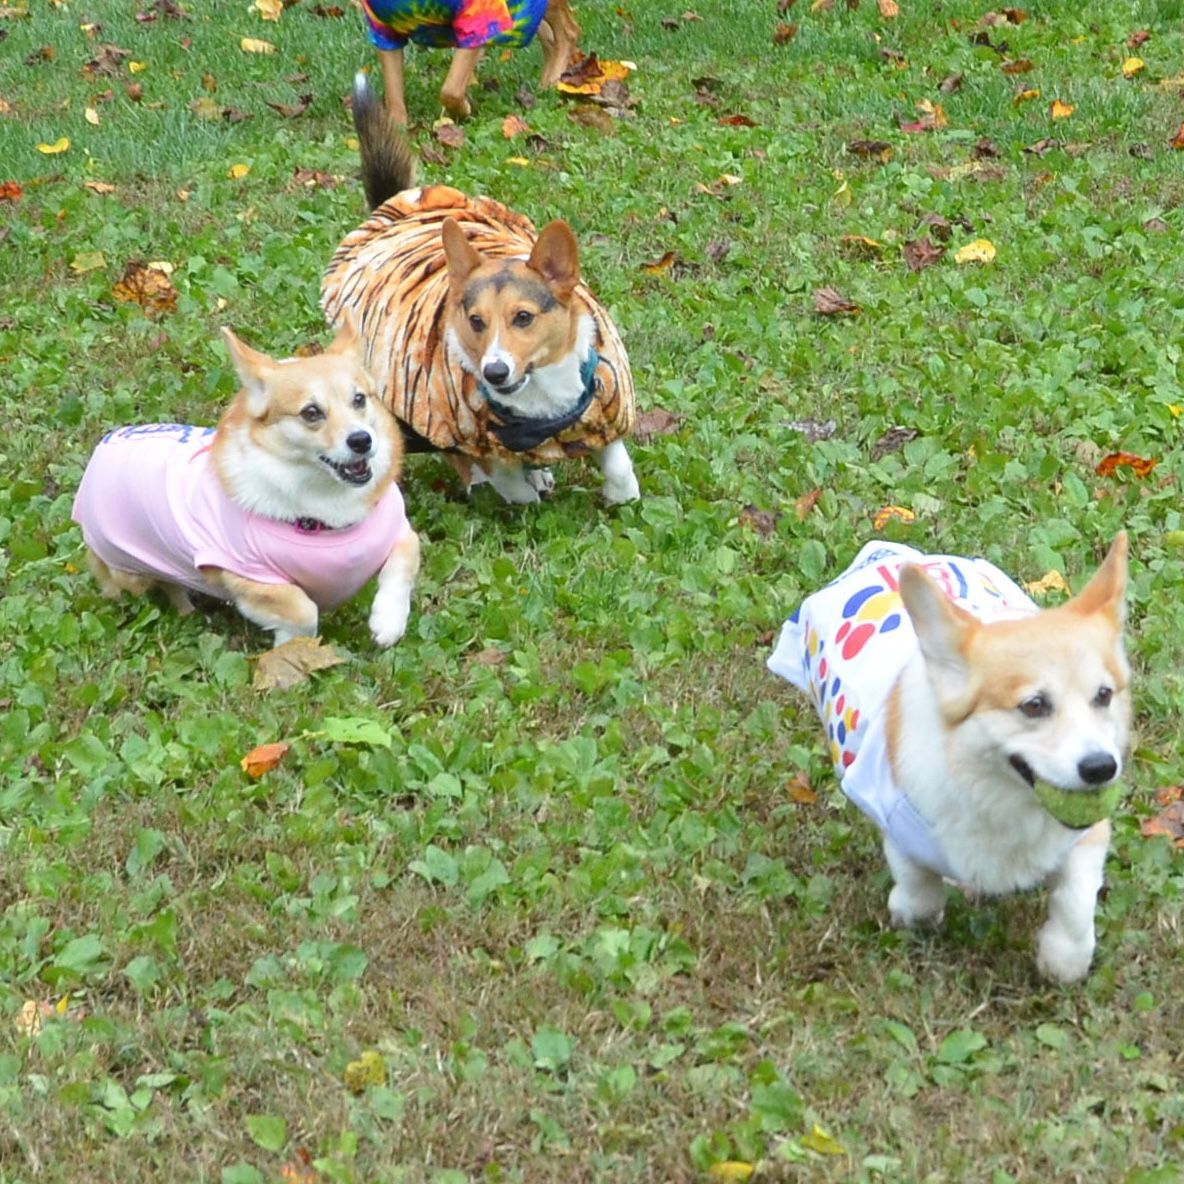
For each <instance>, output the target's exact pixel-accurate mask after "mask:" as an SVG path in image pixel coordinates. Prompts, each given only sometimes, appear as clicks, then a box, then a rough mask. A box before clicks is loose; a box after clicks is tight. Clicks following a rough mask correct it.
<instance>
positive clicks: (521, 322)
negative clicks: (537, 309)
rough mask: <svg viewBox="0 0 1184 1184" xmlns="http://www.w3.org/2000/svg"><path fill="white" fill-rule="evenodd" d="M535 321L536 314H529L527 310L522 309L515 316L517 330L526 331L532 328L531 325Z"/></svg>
mask: <svg viewBox="0 0 1184 1184" xmlns="http://www.w3.org/2000/svg"><path fill="white" fill-rule="evenodd" d="M533 320H534V313H532V312H527V311H526V309H524V308H520V309H519V310H518V311H517V312H516V313H515V314H514V328H515V329H526V328H528V327H529V326H530V324H531V322H532V321H533Z"/></svg>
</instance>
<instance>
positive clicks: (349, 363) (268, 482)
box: [214, 315, 403, 526]
mask: <svg viewBox="0 0 1184 1184" xmlns="http://www.w3.org/2000/svg"><path fill="white" fill-rule="evenodd" d="M222 335H223V337H224V339H225V341H226V346H227V349H228V350H229V352H230V357H231V360H232V361H233V362H234V367H235V370H236V371H237V372H238V376H239V379H240V380H241V382H242V389H241V390H240V391H239V393H238V395H237V396H236V397H235V399H234V401H233V403H231V405H230V407H229V408H228V409H227V411H226V413H225V415H223V417H222V419H221V421H220V423H219V425H218V432H217V436H216V438H215V442H214V463H215V465H216V466H217V469H218V473H219V476H220V477H221V478H222V481H223V484H224V485H226V487H227V488H228V490H229V491H230V492H231V494H232V496H234V497H235V500H236V501H238V502H239V503H240V504H241V505H244V506H247V507H248V508H251V509H254V510H255V511H257V512H258V513H261V514H264V515H265V516H267V517H277V518H284V517H289V516H290V512H289V510H288V509H287V506H288V505H289V503H293V502H296V501H299V502H300V503H301V504H302V505H304V504H307V505H308V506H309V507H310V508H308V509H305V510H303V511H302V514H301V516H309V517H315V518H317V519H320V520H323V521H325V522H326V523H328V524H330V525H335V526H336V525H342V524H343V523H344V521H350V520H354V521H356V520H358V519H359V518H360V517H364V515H365V512H366V511H368V510H369V509H370V508H371V507H373V506H374V505H376V504H377V503H378V501H379V500H380V499H381V497H382V496H383V494H384V493H385V492H386V491H387V489H388V488H389V487H390V484H391V482H392V481H394V480H396V479H397V478H398V475H399V470H400V467H401V464H402V456H403V443H402V435H401V433H400V432H399V429H398V427H397V425H396V424H395V422H394V420H393V418H392V417H391V415H390V412H389V411H388V410H387V409H386V407H385V406H384V405H383V404H382V402H381V401H380V400H379V399H378V398H377V397H376V395H375V385H374V381H373V379H372V378H371V377H370V375H369V374H368V373H367V372H366V369H365V367H364V366H363V365H362V362H361V360H360V357H359V352H358V336H357V330H356V328H355V325H354V322H353V319H352V318H351V317H349V316H348V315H347V316H346V317H345V319H344V321H343V323H342V325H341V328H340V329H339V330H338V332H337V335H336V336H335V337H334V339H333V342H332V344H331V345H330V346H329V347H328V348H327V349H326V350H325V351H324V353H321V354H314V355H312V356H310V357H304V358H283V359H275V358H271V357H269V356H268V355H267V354H265V353H262V352H260V351H259V350H256V349H252V348H251V347H250V346H249V345H246V344H244V343H243V342H242V341H240V340H239V339H238V338H237V337H236V336H235V335H234V334H233V333H232V332H231V331H230V330H229V329H226V328H223V330H222ZM326 508H327V512H326Z"/></svg>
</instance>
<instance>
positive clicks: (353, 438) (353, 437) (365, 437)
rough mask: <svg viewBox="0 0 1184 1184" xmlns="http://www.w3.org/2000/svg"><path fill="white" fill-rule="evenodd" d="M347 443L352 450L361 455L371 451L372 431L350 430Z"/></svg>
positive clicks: (346, 439)
mask: <svg viewBox="0 0 1184 1184" xmlns="http://www.w3.org/2000/svg"><path fill="white" fill-rule="evenodd" d="M345 443H346V447H347V448H349V450H350V452H356V453H358V454H359V455H360V456H364V455H365V454H366V453H367V452H369V451H370V443H371V441H370V433H369V432H363V431H361V430H359V431H356V432H350V434H349V435H348V436H346V438H345Z"/></svg>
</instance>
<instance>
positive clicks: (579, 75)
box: [555, 51, 629, 95]
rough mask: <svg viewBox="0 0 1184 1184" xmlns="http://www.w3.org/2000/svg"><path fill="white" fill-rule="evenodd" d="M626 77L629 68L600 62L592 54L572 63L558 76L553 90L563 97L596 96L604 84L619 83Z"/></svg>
mask: <svg viewBox="0 0 1184 1184" xmlns="http://www.w3.org/2000/svg"><path fill="white" fill-rule="evenodd" d="M577 52H578V51H577ZM628 76H629V67H628V66H627V65H626V64H625V63H624V62H608V61H604V62H602V61H600V60H599V59H598V58H597V56H596V55H595V54H594V53H593V54H589V55H588V56H587V57H581V58H579V59H578V60H576V61H573V62H572V64H571V65H570V66H569V67H568V68H567V69H566V70H565V71H564V72H563V73H562V74H561V75H560V76H559V81H558V82H557V83H556V84H555V88H556V90H558V91H559V92H560V93H561V94H565V95H596V94H599V93H600V92H601V90H602V89H603V87H604V86H605V84H606V83H609V82H621V81H623V80H624V79H625V78H627V77H628Z"/></svg>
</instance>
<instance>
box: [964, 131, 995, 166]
mask: <svg viewBox="0 0 1184 1184" xmlns="http://www.w3.org/2000/svg"><path fill="white" fill-rule="evenodd" d="M970 155H971V156H972V157H974V159H975V160H991V159H993V158H994V157H997V156H998V155H999V149H998V147H997V146H996V144H995V142H994V141H993V140H988V139H987V138H986V137H985V136H984V137H983V138H982V139H981V140H978V141H977V142H976V143H975V145H974V147H973V148H971V150H970Z"/></svg>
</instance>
